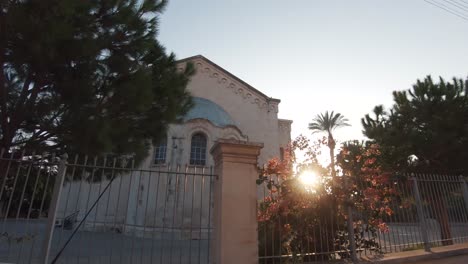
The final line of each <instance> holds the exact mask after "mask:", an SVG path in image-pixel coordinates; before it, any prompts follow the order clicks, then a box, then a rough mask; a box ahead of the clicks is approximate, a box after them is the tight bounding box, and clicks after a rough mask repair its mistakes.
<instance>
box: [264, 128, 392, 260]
mask: <svg viewBox="0 0 468 264" xmlns="http://www.w3.org/2000/svg"><path fill="white" fill-rule="evenodd" d="M326 145H327V139H326V138H323V139H321V140H319V141H316V142H311V141H310V140H308V139H307V138H305V137H298V138H297V139H296V140H294V141H293V142H292V143H291V145H290V147H289V148H288V149H287V151H286V154H285V155H284V159H283V160H279V159H272V160H270V161H269V162H268V164H267V165H266V166H265V167H264V168H263V169H261V173H260V176H259V179H258V181H257V183H258V184H260V185H263V186H264V188H265V193H266V196H265V198H264V199H263V201H261V203H260V205H259V211H258V221H259V230H260V232H259V238H260V241H263V243H262V242H261V243H260V247H261V248H260V256H272V255H276V256H278V255H282V256H283V257H285V255H287V256H288V259H289V260H291V261H293V262H294V261H295V260H302V261H305V260H306V261H314V260H330V259H336V258H348V257H349V256H350V252H349V246H350V244H349V242H350V241H349V239H348V232H347V231H346V229H345V228H344V227H345V226H346V225H345V224H346V221H347V219H348V215H347V214H346V208H347V207H348V206H351V207H352V208H353V215H356V216H357V217H355V220H356V221H355V222H354V223H353V224H354V234H355V240H356V243H357V245H358V247H359V248H367V249H370V250H376V251H379V245H378V243H377V242H376V239H375V238H376V232H377V231H381V232H387V231H388V227H387V226H386V224H385V223H384V221H383V220H382V219H383V216H384V215H391V214H392V213H393V210H392V208H391V207H390V201H391V200H392V199H394V198H395V197H397V196H398V193H397V192H396V190H395V189H393V188H392V186H393V184H391V183H392V177H391V175H390V174H388V173H384V172H383V170H382V168H381V166H380V165H379V162H378V158H379V155H380V151H379V148H378V146H377V145H363V144H355V143H350V144H344V145H343V147H342V149H341V151H340V153H339V154H338V156H337V165H338V166H339V169H338V173H339V174H338V175H339V176H338V177H336V178H333V177H331V174H330V172H331V168H330V167H328V168H327V167H323V166H321V165H320V163H319V162H318V159H317V157H318V156H319V155H320V149H321V148H322V147H323V146H326ZM299 152H300V153H303V154H304V159H303V160H301V161H299V160H298V159H297V156H298V155H297V153H299ZM306 175H309V176H308V177H315V180H310V179H307V178H305V177H307V176H306ZM310 175H315V176H310ZM310 183H313V184H310ZM364 231H368V232H364ZM267 262H268V261H267Z"/></svg>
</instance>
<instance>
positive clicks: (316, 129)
mask: <svg viewBox="0 0 468 264" xmlns="http://www.w3.org/2000/svg"><path fill="white" fill-rule="evenodd" d="M345 126H349V124H348V119H346V118H345V117H344V116H343V115H342V114H340V113H336V114H335V113H334V112H333V111H331V112H330V113H329V112H328V111H326V112H325V114H318V115H317V116H315V118H314V119H313V120H312V123H309V129H310V130H312V133H320V132H326V133H327V134H328V148H329V149H330V161H331V163H330V166H331V174H332V178H333V179H334V178H335V177H336V170H335V145H336V142H335V139H334V138H333V134H332V132H333V130H335V129H337V128H340V127H345Z"/></svg>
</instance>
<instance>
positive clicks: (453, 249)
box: [362, 243, 468, 264]
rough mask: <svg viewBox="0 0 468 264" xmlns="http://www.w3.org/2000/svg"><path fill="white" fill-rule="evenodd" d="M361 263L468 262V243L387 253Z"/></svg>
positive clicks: (452, 263) (454, 263)
mask: <svg viewBox="0 0 468 264" xmlns="http://www.w3.org/2000/svg"><path fill="white" fill-rule="evenodd" d="M362 262H363V263H376V264H403V263H417V264H422V263H433V264H439V263H441V264H442V263H443V264H458V263H463V264H464V263H468V243H465V244H458V245H451V246H444V247H435V248H432V249H431V252H425V251H424V249H419V250H412V251H405V252H399V253H391V254H387V255H385V256H384V257H382V258H379V257H376V258H369V259H362Z"/></svg>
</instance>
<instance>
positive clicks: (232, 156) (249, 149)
mask: <svg viewBox="0 0 468 264" xmlns="http://www.w3.org/2000/svg"><path fill="white" fill-rule="evenodd" d="M262 148H263V143H257V142H248V141H242V140H236V139H218V140H217V141H215V144H214V146H213V147H212V148H211V150H210V153H211V154H212V155H213V158H214V160H215V163H219V162H223V161H227V162H238V163H250V164H255V165H256V164H257V158H258V156H259V155H260V149H262Z"/></svg>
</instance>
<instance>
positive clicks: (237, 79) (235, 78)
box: [177, 55, 281, 103]
mask: <svg viewBox="0 0 468 264" xmlns="http://www.w3.org/2000/svg"><path fill="white" fill-rule="evenodd" d="M195 59H201V60H204V61H205V62H207V63H208V64H211V65H212V66H213V67H215V68H217V69H218V70H219V71H221V72H223V73H224V74H226V75H228V76H229V77H230V78H232V79H234V80H236V81H237V82H239V83H240V84H242V85H244V86H245V87H247V88H248V89H249V90H251V91H252V92H254V93H257V94H259V95H260V96H262V97H264V98H265V99H266V100H267V101H273V102H277V103H279V102H281V100H280V99H276V98H272V97H269V96H267V95H266V94H264V93H262V92H260V91H259V90H257V89H256V88H254V87H253V86H251V85H250V84H248V83H246V82H245V81H243V80H242V79H240V78H239V77H237V76H235V75H234V74H232V73H230V72H229V71H227V70H226V69H224V68H223V67H221V66H219V65H218V64H216V63H214V62H212V61H211V60H209V59H208V58H206V57H205V56H203V55H195V56H191V57H188V58H185V59H181V60H179V61H177V63H185V62H188V61H192V60H195Z"/></svg>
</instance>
